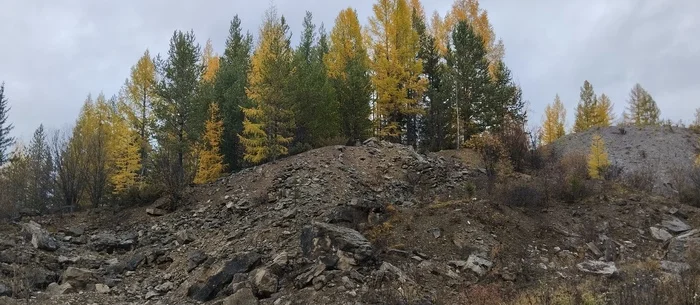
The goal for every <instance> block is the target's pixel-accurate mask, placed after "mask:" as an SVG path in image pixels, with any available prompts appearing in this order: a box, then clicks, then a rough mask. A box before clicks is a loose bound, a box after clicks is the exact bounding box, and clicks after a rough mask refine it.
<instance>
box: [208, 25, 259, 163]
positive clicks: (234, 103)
mask: <svg viewBox="0 0 700 305" xmlns="http://www.w3.org/2000/svg"><path fill="white" fill-rule="evenodd" d="M252 48H253V36H252V35H251V34H250V33H245V34H243V32H242V28H241V19H240V18H239V17H238V15H236V16H234V17H233V20H232V21H231V25H230V27H229V34H228V38H227V39H226V49H225V50H224V54H223V56H222V57H221V61H220V64H219V72H218V74H217V76H216V83H215V85H214V91H215V94H216V99H217V101H218V102H219V105H220V107H221V116H222V119H223V122H224V133H223V136H222V143H221V153H222V154H223V155H224V164H226V165H227V168H229V169H233V170H236V169H240V168H242V167H243V151H244V149H243V146H242V145H241V143H240V142H239V139H238V134H239V133H241V131H242V130H243V111H241V107H250V105H251V102H250V100H249V99H248V96H247V95H246V92H245V88H246V86H247V85H248V69H249V68H250V56H251V50H252Z"/></svg>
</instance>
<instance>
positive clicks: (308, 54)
mask: <svg viewBox="0 0 700 305" xmlns="http://www.w3.org/2000/svg"><path fill="white" fill-rule="evenodd" d="M315 29H316V26H315V25H314V24H313V20H312V15H311V12H306V17H304V29H303V31H302V35H301V41H300V43H299V47H298V48H297V49H296V51H295V54H294V70H293V71H294V74H293V79H294V84H295V86H294V89H295V90H294V91H295V92H294V93H295V94H294V95H295V96H294V112H295V119H296V122H297V124H296V133H295V137H294V142H295V143H296V145H298V147H299V148H298V149H297V150H301V149H303V148H302V147H307V148H310V147H319V146H322V145H323V144H324V143H327V142H328V140H329V139H331V138H333V137H335V136H337V135H338V129H339V127H340V123H339V118H338V111H337V110H338V104H337V100H336V99H335V92H334V90H333V87H332V86H331V82H330V80H329V78H328V73H327V71H326V66H325V63H324V62H323V57H324V56H325V55H326V53H328V37H327V34H326V33H325V30H324V29H323V28H321V29H320V30H319V35H318V37H317V36H316V31H315ZM319 118H323V119H319ZM297 152H298V151H297Z"/></svg>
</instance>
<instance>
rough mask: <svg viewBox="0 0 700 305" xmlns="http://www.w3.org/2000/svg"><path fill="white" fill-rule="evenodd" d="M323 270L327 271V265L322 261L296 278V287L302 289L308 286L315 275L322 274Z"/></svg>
mask: <svg viewBox="0 0 700 305" xmlns="http://www.w3.org/2000/svg"><path fill="white" fill-rule="evenodd" d="M323 271H326V265H325V264H323V263H321V262H319V263H317V264H316V265H314V266H311V267H310V268H309V269H308V270H307V271H306V272H304V273H302V274H300V275H299V276H297V277H296V278H295V279H294V287H296V288H297V289H302V288H304V287H306V286H308V285H309V284H310V283H311V281H313V279H314V278H315V277H317V276H319V275H321V273H323Z"/></svg>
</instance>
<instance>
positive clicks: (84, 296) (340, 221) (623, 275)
mask: <svg viewBox="0 0 700 305" xmlns="http://www.w3.org/2000/svg"><path fill="white" fill-rule="evenodd" d="M630 134H631V133H630ZM571 141H574V140H571ZM460 155H461V154H452V153H444V152H443V153H440V154H428V155H422V154H418V153H416V152H415V151H414V150H413V149H411V148H410V147H405V146H401V145H395V144H390V143H386V142H380V141H376V140H372V139H371V140H368V141H366V142H365V143H364V144H363V145H362V146H357V147H346V146H334V147H326V148H321V149H317V150H312V151H309V152H306V153H303V154H300V155H296V156H292V157H289V158H286V159H283V160H280V161H277V162H274V163H270V164H265V165H261V166H258V167H254V168H250V169H247V170H244V171H242V172H239V173H236V174H233V175H231V176H229V177H226V178H222V179H220V180H218V181H217V182H215V183H212V184H210V185H202V186H197V187H193V188H191V189H188V190H187V191H186V192H185V198H184V199H183V200H181V201H179V202H174V203H170V202H167V200H165V199H163V200H161V201H160V202H157V203H155V204H154V205H153V206H149V207H139V208H130V209H125V210H111V209H96V210H89V211H85V212H81V213H76V214H70V215H62V216H61V215H54V216H46V217H33V218H24V219H22V220H21V221H19V222H17V223H11V224H6V225H2V226H0V233H1V234H0V304H25V303H26V302H28V303H29V304H500V303H498V302H497V301H499V300H502V301H505V299H506V298H507V297H511V296H513V297H516V298H517V297H518V296H519V295H521V296H522V294H523V293H529V292H532V293H537V292H542V291H543V290H542V289H544V288H543V287H545V288H546V287H550V288H551V287H564V289H565V288H567V287H583V286H581V285H589V284H590V283H593V284H591V285H596V286H594V287H593V288H591V289H593V290H592V291H595V292H596V293H599V294H600V295H607V294H613V293H614V292H615V293H616V290H614V289H617V288H620V287H625V285H628V284H629V285H632V286H631V287H632V288H630V289H634V290H632V291H638V292H639V291H644V290H649V289H647V288H648V287H647V286H639V285H641V283H651V282H645V281H642V280H641V279H643V278H644V277H641V275H644V276H649V277H651V278H653V279H656V278H664V277H673V276H676V277H677V276H679V274H681V273H682V272H683V271H685V270H687V269H690V268H691V264H689V263H692V262H693V261H692V260H691V258H689V257H688V256H687V255H690V254H693V253H696V252H697V253H700V248H698V245H700V235H699V234H698V232H700V231H698V230H692V228H700V213H698V212H699V210H698V209H697V208H694V207H690V206H685V205H680V204H675V203H673V202H672V201H669V200H668V199H667V198H663V197H657V196H652V195H641V194H639V193H637V192H628V191H626V190H624V189H617V188H613V189H607V190H604V189H599V190H598V192H599V194H600V195H594V196H590V197H587V198H585V199H583V200H582V201H579V202H577V203H575V204H567V203H560V204H544V203H542V204H539V203H537V204H536V205H534V206H525V207H518V206H516V205H513V204H510V202H509V201H508V199H507V198H506V199H504V198H502V197H503V196H499V195H498V194H497V193H496V194H494V193H489V192H487V188H486V184H485V177H484V176H483V174H482V171H481V170H480V169H478V168H474V167H472V166H471V165H468V164H465V163H462V162H461V161H460V157H459V156H460ZM514 179H515V180H513V181H510V182H508V184H510V185H516V184H518V183H523V181H526V180H527V179H528V178H527V177H518V178H514ZM603 191H605V192H603ZM165 207H170V208H172V209H170V210H165V209H160V208H165ZM645 285H646V284H645ZM550 288H547V289H550ZM25 299H26V300H25ZM475 300H476V301H475ZM479 300H481V301H479ZM470 302H471V303H470ZM521 304H524V303H521ZM534 304H540V303H534Z"/></svg>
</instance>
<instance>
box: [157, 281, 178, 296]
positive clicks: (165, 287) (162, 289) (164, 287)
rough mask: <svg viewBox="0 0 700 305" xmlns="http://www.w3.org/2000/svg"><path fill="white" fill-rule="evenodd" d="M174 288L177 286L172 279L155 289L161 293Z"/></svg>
mask: <svg viewBox="0 0 700 305" xmlns="http://www.w3.org/2000/svg"><path fill="white" fill-rule="evenodd" d="M173 288H175V284H173V282H171V281H167V282H165V283H163V284H160V285H158V286H156V288H155V290H156V291H157V292H159V293H166V292H168V291H170V290H173Z"/></svg>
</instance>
